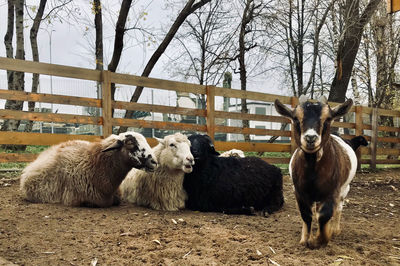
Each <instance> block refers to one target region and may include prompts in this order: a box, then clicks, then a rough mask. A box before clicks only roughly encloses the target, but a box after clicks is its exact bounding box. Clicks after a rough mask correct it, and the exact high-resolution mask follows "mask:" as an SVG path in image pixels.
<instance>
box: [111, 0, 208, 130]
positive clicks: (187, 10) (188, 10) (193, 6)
mask: <svg viewBox="0 0 400 266" xmlns="http://www.w3.org/2000/svg"><path fill="white" fill-rule="evenodd" d="M210 1H211V0H201V1H200V2H197V3H194V2H195V0H189V1H188V2H187V4H186V5H185V7H184V8H183V9H182V11H181V12H180V13H179V15H178V17H177V18H176V20H175V22H174V23H173V24H172V26H171V28H170V29H169V31H168V33H167V35H165V37H164V40H163V41H162V42H161V44H160V45H159V46H158V48H157V49H156V50H155V51H154V53H153V55H152V56H151V58H150V60H149V61H148V62H147V64H146V67H145V68H144V70H143V72H142V77H148V76H149V75H150V73H151V71H152V70H153V68H154V66H155V64H156V63H157V61H158V59H159V58H160V57H161V55H162V54H163V53H164V51H165V50H166V49H167V47H168V45H169V43H170V42H171V41H172V39H173V38H174V36H175V34H176V32H177V31H178V29H179V27H180V26H181V25H182V23H183V22H184V21H185V19H186V18H187V17H188V16H189V15H190V14H192V13H193V12H194V11H196V10H197V9H199V8H200V7H202V6H204V5H205V4H207V3H208V2H210ZM142 91H143V87H142V86H137V87H136V89H135V92H134V93H133V95H132V97H131V100H130V101H131V102H137V101H138V100H139V97H140V95H141V94H142ZM133 113H134V111H131V110H128V111H127V112H126V114H125V118H131V117H132V115H133ZM126 130H127V127H120V128H119V130H118V133H121V132H125V131H126Z"/></svg>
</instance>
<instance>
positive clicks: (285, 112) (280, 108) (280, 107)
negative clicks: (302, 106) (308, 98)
mask: <svg viewBox="0 0 400 266" xmlns="http://www.w3.org/2000/svg"><path fill="white" fill-rule="evenodd" d="M275 109H276V111H277V112H278V113H279V114H280V115H282V116H285V117H287V118H290V119H292V120H293V111H292V110H290V109H289V108H288V107H286V106H285V105H284V104H283V103H281V102H280V101H279V100H278V99H276V100H275Z"/></svg>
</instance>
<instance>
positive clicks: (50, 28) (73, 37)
mask: <svg viewBox="0 0 400 266" xmlns="http://www.w3.org/2000/svg"><path fill="white" fill-rule="evenodd" d="M26 2H27V4H28V6H30V5H32V4H35V3H37V2H38V1H32V0H26ZM73 2H74V5H75V11H74V15H75V16H76V17H77V18H79V21H74V19H72V18H70V19H68V21H70V23H66V22H63V23H61V22H59V21H58V20H53V21H52V23H51V24H50V25H49V24H48V23H42V26H41V29H40V30H39V34H38V45H39V56H40V62H46V63H50V47H51V62H52V63H54V64H61V65H67V66H76V67H84V68H91V69H93V68H94V67H95V65H94V56H92V55H91V53H93V49H90V48H88V47H89V46H90V45H93V44H92V43H94V34H95V32H94V28H93V19H94V15H93V14H92V13H91V6H90V4H89V1H86V0H74V1H73ZM102 2H103V3H104V5H107V6H104V7H105V9H107V10H108V12H107V13H106V12H104V13H103V24H104V46H105V47H104V50H105V64H108V63H109V61H110V59H111V55H112V51H113V40H114V24H115V21H116V20H117V16H118V12H119V6H120V4H119V3H120V1H118V0H109V1H102ZM134 2H135V1H134ZM160 3H162V4H160ZM163 3H164V1H161V0H153V1H150V0H137V1H136V2H135V4H134V6H133V7H132V9H131V10H130V18H131V19H130V21H129V23H130V24H131V25H132V23H134V22H135V19H136V18H138V17H140V18H141V19H140V20H139V21H140V24H141V25H142V26H143V27H145V28H146V29H150V30H151V31H154V32H155V33H166V31H167V30H168V29H169V25H170V24H171V21H172V16H173V15H174V14H177V11H178V10H170V9H169V10H168V9H165V7H164V4H163ZM46 10H47V12H48V9H46ZM25 12H26V10H25ZM143 12H146V13H143ZM31 13H32V16H33V15H34V13H33V12H31ZM143 14H146V15H143ZM84 17H86V18H87V23H88V24H85V22H84V20H83V18H84ZM82 21H83V22H82ZM0 23H1V24H0V25H2V26H1V27H0V36H1V39H2V40H3V38H4V35H5V31H6V25H7V1H6V0H0ZM25 23H26V24H25V25H26V26H27V27H26V28H25V53H26V56H25V58H26V60H32V56H31V49H30V43H29V30H30V26H31V23H32V22H31V20H30V19H26V21H25ZM130 35H131V36H132V35H136V39H135V38H132V37H128V38H125V40H126V43H127V45H126V48H125V49H124V51H123V53H122V57H121V61H120V63H119V67H118V69H117V72H120V73H129V74H134V75H140V74H141V72H142V70H143V68H144V66H145V64H146V63H147V60H148V59H149V58H150V56H151V55H152V53H153V51H154V50H155V48H156V47H157V45H158V44H159V42H160V40H155V42H153V41H148V42H147V43H146V44H145V45H144V46H142V45H138V44H137V40H141V35H140V34H139V33H137V32H132V31H131V32H130ZM14 38H15V37H14ZM0 56H3V57H5V56H6V53H5V46H4V43H3V42H1V43H0ZM167 61H168V49H167V52H166V55H163V56H162V58H161V60H160V61H159V62H158V63H157V64H156V66H155V68H154V69H153V71H152V73H151V75H150V76H151V77H155V78H162V79H170V77H169V76H168V73H167V71H166V68H168V65H167ZM0 75H1V76H0V86H1V87H2V88H1V89H4V88H3V87H4V86H5V85H6V83H5V71H1V72H0ZM48 80H49V79H48V78H47V77H42V79H41V87H42V91H43V92H47V91H48V90H49V87H50V85H49V84H50V83H49V81H48ZM62 83H63V82H62V81H59V80H55V79H53V91H55V93H60V94H63V92H62V90H60V89H59V88H60V87H61V86H62V85H61V84H62ZM64 83H65V82H64ZM67 83H68V84H72V85H68V86H66V87H67V88H65V89H63V90H68V89H70V90H71V91H73V92H72V94H73V95H74V94H76V96H89V95H92V93H93V92H87V93H84V94H83V95H82V93H83V91H85V88H86V87H88V85H87V83H85V82H81V81H76V80H74V81H68V82H67ZM239 84H240V83H239V78H238V76H234V77H233V86H232V87H233V88H235V89H240V86H239ZM26 85H27V86H26V87H27V88H28V87H29V86H30V80H29V78H26ZM89 87H94V84H92V85H90V86H89ZM248 89H249V90H252V91H262V92H266V93H276V94H282V90H281V89H279V88H278V86H277V84H276V82H274V80H273V79H267V78H266V77H262V78H258V79H253V80H252V81H250V82H249V85H248ZM27 90H29V89H27ZM57 90H58V91H57ZM123 90H124V91H123V92H121V94H120V95H121V97H122V98H128V97H129V95H130V93H132V91H133V88H127V89H126V88H124V89H123ZM87 94H88V95H87ZM155 95H156V96H155V97H154V98H155V100H154V99H153V101H154V103H156V104H165V105H168V104H172V105H174V103H175V96H174V95H175V94H174V93H172V94H171V93H160V92H158V93H156V94H155ZM124 100H127V99H124ZM140 101H141V102H151V91H150V90H149V89H147V90H146V89H145V91H144V94H143V95H142V96H141V99H140Z"/></svg>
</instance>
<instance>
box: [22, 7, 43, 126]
mask: <svg viewBox="0 0 400 266" xmlns="http://www.w3.org/2000/svg"><path fill="white" fill-rule="evenodd" d="M46 3H47V0H40V3H39V8H38V9H37V12H36V16H35V18H34V19H33V25H32V27H31V31H30V35H29V39H30V41H31V49H32V59H33V61H35V62H39V49H38V43H37V35H38V31H39V28H40V23H41V22H42V18H43V14H44V9H45V7H46ZM38 87H39V74H36V73H34V74H33V75H32V92H33V93H36V92H37V91H38ZM34 110H35V102H28V111H29V112H33V111H34ZM32 127H33V121H28V123H27V125H26V127H25V132H31V131H32Z"/></svg>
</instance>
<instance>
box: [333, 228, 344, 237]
mask: <svg viewBox="0 0 400 266" xmlns="http://www.w3.org/2000/svg"><path fill="white" fill-rule="evenodd" d="M341 232H342V230H340V229H335V230H333V232H332V236H338V235H340V233H341Z"/></svg>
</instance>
